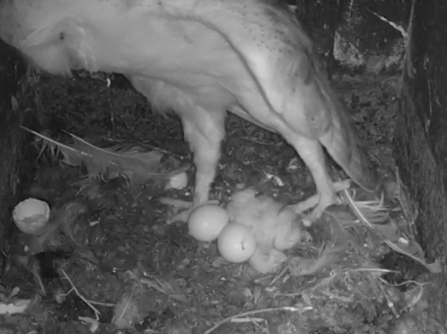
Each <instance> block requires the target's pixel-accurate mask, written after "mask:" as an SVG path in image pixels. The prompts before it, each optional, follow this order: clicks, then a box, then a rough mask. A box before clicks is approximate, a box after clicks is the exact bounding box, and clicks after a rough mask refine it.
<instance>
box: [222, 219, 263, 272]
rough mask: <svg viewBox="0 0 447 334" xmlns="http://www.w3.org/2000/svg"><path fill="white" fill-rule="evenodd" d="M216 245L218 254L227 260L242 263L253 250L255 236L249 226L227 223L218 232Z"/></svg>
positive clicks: (254, 247)
mask: <svg viewBox="0 0 447 334" xmlns="http://www.w3.org/2000/svg"><path fill="white" fill-rule="evenodd" d="M217 247H218V249H219V252H220V255H222V257H223V258H224V259H226V260H227V261H229V262H233V263H242V262H245V261H247V260H248V259H249V258H250V257H251V256H252V255H253V253H254V252H255V249H256V238H255V236H254V234H253V232H252V230H251V228H250V227H249V226H247V225H244V224H239V223H229V224H227V226H225V227H224V228H223V229H222V231H221V232H220V234H219V237H218V238H217Z"/></svg>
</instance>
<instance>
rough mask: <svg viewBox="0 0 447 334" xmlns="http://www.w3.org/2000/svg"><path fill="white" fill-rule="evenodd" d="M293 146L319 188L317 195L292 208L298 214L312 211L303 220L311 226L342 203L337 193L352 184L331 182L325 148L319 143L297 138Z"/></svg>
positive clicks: (346, 181) (347, 181)
mask: <svg viewBox="0 0 447 334" xmlns="http://www.w3.org/2000/svg"><path fill="white" fill-rule="evenodd" d="M291 144H292V145H293V147H294V148H295V149H296V151H297V152H298V154H299V155H300V157H301V159H303V161H304V163H305V164H306V166H307V168H309V171H310V173H311V174H312V177H313V179H314V182H315V185H316V188H317V194H316V195H314V196H311V197H310V198H308V199H306V200H304V201H302V202H300V203H298V204H296V205H293V206H292V208H293V210H294V211H295V212H297V213H298V214H302V213H303V212H305V211H307V210H309V209H312V211H311V212H310V214H308V215H307V216H305V217H304V219H303V223H304V224H305V225H310V224H311V223H312V222H314V221H315V220H317V219H318V218H320V216H321V215H322V214H323V212H324V211H325V210H326V208H328V207H329V206H331V205H333V204H338V203H340V200H339V199H338V196H337V192H340V191H342V190H345V189H348V188H349V185H350V182H349V180H345V181H341V182H335V183H333V182H332V181H331V179H330V177H329V173H328V171H327V168H326V163H325V157H324V152H323V148H322V147H321V145H320V143H319V142H318V141H316V140H311V139H307V138H305V137H299V138H295V140H294V141H293V142H292V143H291Z"/></svg>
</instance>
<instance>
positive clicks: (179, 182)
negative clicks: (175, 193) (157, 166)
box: [166, 172, 188, 189]
mask: <svg viewBox="0 0 447 334" xmlns="http://www.w3.org/2000/svg"><path fill="white" fill-rule="evenodd" d="M187 185H188V175H187V174H186V173H185V172H183V173H180V174H177V175H174V176H172V177H171V178H170V179H169V182H168V184H167V185H166V189H183V188H186V186H187Z"/></svg>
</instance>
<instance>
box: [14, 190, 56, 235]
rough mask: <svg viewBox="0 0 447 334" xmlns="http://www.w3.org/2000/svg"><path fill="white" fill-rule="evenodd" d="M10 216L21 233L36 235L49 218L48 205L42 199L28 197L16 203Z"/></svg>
mask: <svg viewBox="0 0 447 334" xmlns="http://www.w3.org/2000/svg"><path fill="white" fill-rule="evenodd" d="M12 218H13V220H14V222H15V224H16V226H17V227H18V228H19V230H21V231H22V232H23V233H26V234H31V235H38V234H39V233H41V232H42V231H43V229H44V228H45V226H46V224H47V223H48V220H49V219H50V207H49V205H48V204H47V203H46V202H44V201H41V200H38V199H35V198H28V199H26V200H24V201H22V202H20V203H19V204H17V205H16V207H15V208H14V211H13V213H12Z"/></svg>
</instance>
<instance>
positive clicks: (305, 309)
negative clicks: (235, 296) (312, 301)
mask: <svg viewBox="0 0 447 334" xmlns="http://www.w3.org/2000/svg"><path fill="white" fill-rule="evenodd" d="M312 309H313V307H312V306H306V307H304V308H299V307H289V306H285V307H274V308H265V309H262V310H253V311H248V312H244V313H239V314H236V315H233V316H231V317H228V318H225V319H223V320H221V321H219V322H218V323H217V324H215V325H214V326H213V327H211V328H210V329H208V330H207V331H206V332H205V333H203V334H210V333H212V332H214V331H215V330H216V329H217V328H219V327H220V326H222V325H223V324H225V323H226V322H229V321H232V320H237V319H238V318H242V317H246V316H251V315H254V314H259V313H267V312H278V311H289V312H305V311H309V310H312Z"/></svg>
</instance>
